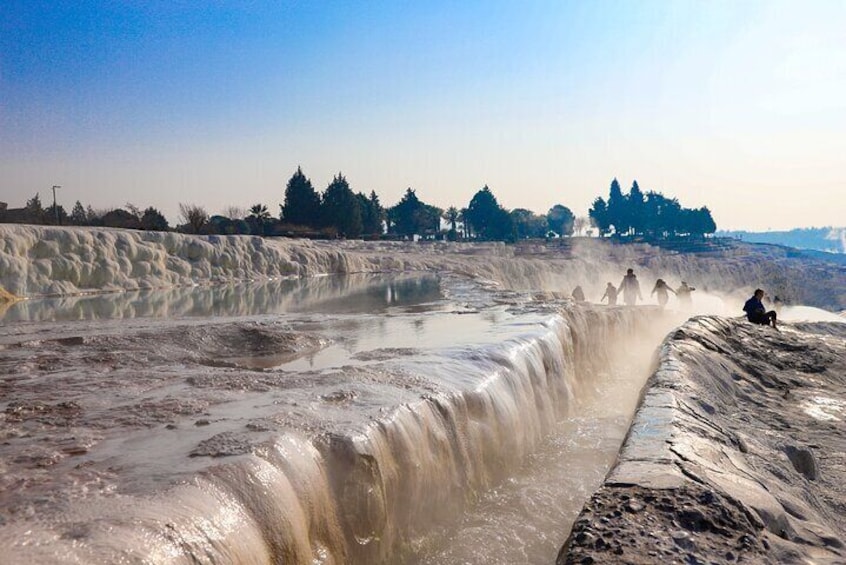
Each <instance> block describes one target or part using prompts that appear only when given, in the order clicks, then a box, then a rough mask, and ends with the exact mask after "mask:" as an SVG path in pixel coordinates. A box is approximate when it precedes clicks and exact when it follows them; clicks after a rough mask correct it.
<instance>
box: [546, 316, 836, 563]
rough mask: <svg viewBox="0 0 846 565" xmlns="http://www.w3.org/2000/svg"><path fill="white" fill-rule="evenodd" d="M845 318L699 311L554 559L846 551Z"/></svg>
mask: <svg viewBox="0 0 846 565" xmlns="http://www.w3.org/2000/svg"><path fill="white" fill-rule="evenodd" d="M842 326H844V325H843V324H839V323H817V324H801V325H800V324H797V325H796V326H792V327H791V326H787V327H784V328H783V329H782V331H781V332H777V331H775V330H773V329H772V328H769V327H763V326H752V325H750V324H747V323H746V322H745V321H738V320H729V319H725V318H717V317H699V318H694V319H692V320H690V321H689V322H687V323H686V324H685V325H683V326H681V327H680V328H679V329H678V330H677V331H675V332H674V333H673V334H672V335H670V336H669V337H668V338H667V340H666V341H665V342H664V345H663V347H662V350H661V354H660V363H659V366H658V370H657V371H656V372H655V374H654V375H653V376H652V377H651V379H650V381H649V382H648V383H647V386H646V388H645V393H644V396H643V398H642V401H641V405H640V407H639V409H638V411H637V413H636V415H635V419H634V422H633V424H632V427H631V429H630V431H629V436H628V438H627V440H626V442H625V444H624V446H623V449H622V451H621V454H620V456H619V460H618V462H617V464H616V465H615V467H614V468H613V469H612V471H611V472H610V473H609V475H608V477H607V478H606V480H605V483H604V485H603V486H602V487H601V489H600V490H599V491H598V492H597V493H596V494H595V495H594V496H593V498H591V500H590V501H589V502H588V503H587V505H586V506H585V508H584V510H583V511H582V513H581V515H580V517H579V518H578V520H577V521H576V523H575V525H574V527H573V530H572V532H571V534H570V536H569V538H568V540H567V542H566V544H565V545H564V547H563V548H562V550H561V552H560V554H559V557H558V563H559V564H560V565H563V564H569V563H655V562H659V561H660V562H670V561H673V560H677V561H678V562H685V563H734V562H744V563H823V562H825V563H842V562H844V560H846V546H844V540H846V487H844V484H846V454H844V451H843V446H844V445H846V425H844V419H846V340H844V337H843V327H842Z"/></svg>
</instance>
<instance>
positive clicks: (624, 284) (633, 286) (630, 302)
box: [618, 269, 643, 306]
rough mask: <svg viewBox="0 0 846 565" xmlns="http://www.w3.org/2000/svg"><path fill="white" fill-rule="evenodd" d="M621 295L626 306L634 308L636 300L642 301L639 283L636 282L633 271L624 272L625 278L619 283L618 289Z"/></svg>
mask: <svg viewBox="0 0 846 565" xmlns="http://www.w3.org/2000/svg"><path fill="white" fill-rule="evenodd" d="M618 290H620V291H622V293H623V302H625V303H626V305H627V306H634V305H635V304H636V303H637V301H638V299H639V300H643V295H641V294H640V283H639V282H638V280H637V275H635V274H634V269H628V270H626V276H624V277H623V280H622V281H621V282H620V288H619V289H618Z"/></svg>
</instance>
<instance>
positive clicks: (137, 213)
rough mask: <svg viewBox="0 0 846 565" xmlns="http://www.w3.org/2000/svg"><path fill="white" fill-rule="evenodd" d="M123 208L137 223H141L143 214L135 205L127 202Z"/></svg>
mask: <svg viewBox="0 0 846 565" xmlns="http://www.w3.org/2000/svg"><path fill="white" fill-rule="evenodd" d="M124 208H126V210H127V211H128V212H129V213H130V214H132V215H133V216H135V217H136V218H138V221H139V222H140V221H141V216H143V215H144V212H142V211H141V209H140V208H139V207H138V206H136V205H135V204H133V203H132V202H127V203H126V206H124Z"/></svg>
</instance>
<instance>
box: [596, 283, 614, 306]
mask: <svg viewBox="0 0 846 565" xmlns="http://www.w3.org/2000/svg"><path fill="white" fill-rule="evenodd" d="M606 298H607V299H608V306H614V305H615V304H617V289H616V288H614V285H613V284H611V283H608V284H607V285H606V286H605V294H603V295H602V298H600V299H599V301H600V302H602V301H603V300H605V299H606Z"/></svg>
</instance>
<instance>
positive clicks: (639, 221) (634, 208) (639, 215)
mask: <svg viewBox="0 0 846 565" xmlns="http://www.w3.org/2000/svg"><path fill="white" fill-rule="evenodd" d="M626 201H627V204H628V206H627V209H628V214H627V217H628V219H629V222H628V223H629V225H630V227H631V229H632V231H633V232H634V233H636V234H643V233H644V231H645V224H646V217H645V212H646V207H645V205H646V202H645V198H644V195H643V192H641V190H640V186H638V184H637V181H634V182H633V183H632V189H631V190H630V191H629V195H628V197H627V198H626Z"/></svg>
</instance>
